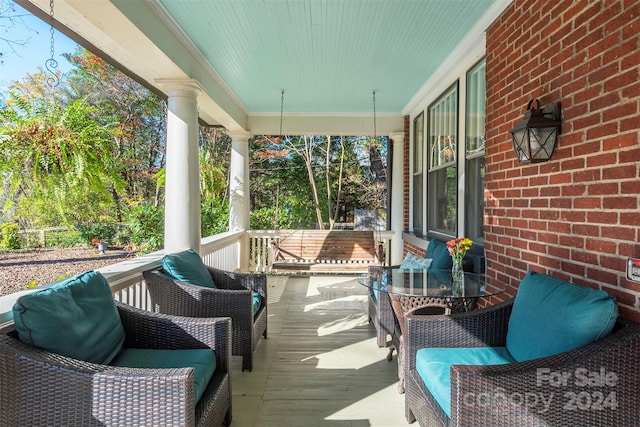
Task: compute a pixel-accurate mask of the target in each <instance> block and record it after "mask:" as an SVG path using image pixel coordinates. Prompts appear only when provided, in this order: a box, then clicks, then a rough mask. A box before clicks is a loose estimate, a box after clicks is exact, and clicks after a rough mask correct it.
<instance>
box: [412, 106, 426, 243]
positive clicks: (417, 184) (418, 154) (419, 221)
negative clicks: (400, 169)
mask: <svg viewBox="0 0 640 427" xmlns="http://www.w3.org/2000/svg"><path fill="white" fill-rule="evenodd" d="M413 129H414V134H413V135H414V138H413V195H412V196H413V231H414V232H415V233H417V234H423V232H424V219H423V218H424V214H423V211H422V206H423V200H424V188H423V184H422V182H423V180H424V173H423V170H424V169H423V168H424V164H423V162H424V156H423V153H424V113H420V115H419V116H418V117H416V118H415V120H414V121H413Z"/></svg>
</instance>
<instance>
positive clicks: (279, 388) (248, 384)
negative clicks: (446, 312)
mask: <svg viewBox="0 0 640 427" xmlns="http://www.w3.org/2000/svg"><path fill="white" fill-rule="evenodd" d="M268 333H269V338H268V339H267V340H262V341H261V342H260V343H259V344H258V348H257V350H256V355H255V357H254V369H253V371H252V372H242V371H241V370H240V365H241V364H240V360H239V359H237V360H236V359H235V358H234V366H233V372H232V390H233V423H232V426H239V427H253V426H255V427H258V426H259V427H270V426H273V427H284V426H336V427H341V426H350V427H354V426H357V427H364V426H367V427H368V426H379V427H395V426H406V425H408V424H407V422H406V420H405V418H404V396H403V395H400V394H398V393H397V391H396V386H397V383H398V377H397V363H396V359H395V358H394V360H393V361H392V362H388V361H387V360H386V355H387V351H386V350H385V349H380V348H377V346H376V339H375V330H374V328H373V326H372V325H369V324H368V322H367V297H366V291H365V289H364V288H363V287H362V286H360V285H359V284H358V283H357V281H356V280H355V276H354V277H343V276H311V277H296V276H290V277H287V276H271V277H269V326H268Z"/></svg>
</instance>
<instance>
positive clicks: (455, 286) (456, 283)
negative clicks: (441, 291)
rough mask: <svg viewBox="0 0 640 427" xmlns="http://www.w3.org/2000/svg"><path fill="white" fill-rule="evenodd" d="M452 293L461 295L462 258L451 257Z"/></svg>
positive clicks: (462, 277)
mask: <svg viewBox="0 0 640 427" xmlns="http://www.w3.org/2000/svg"><path fill="white" fill-rule="evenodd" d="M451 277H452V279H453V282H452V291H453V292H452V293H453V296H456V297H459V296H462V294H463V291H464V271H463V270H462V259H458V258H453V265H452V266H451Z"/></svg>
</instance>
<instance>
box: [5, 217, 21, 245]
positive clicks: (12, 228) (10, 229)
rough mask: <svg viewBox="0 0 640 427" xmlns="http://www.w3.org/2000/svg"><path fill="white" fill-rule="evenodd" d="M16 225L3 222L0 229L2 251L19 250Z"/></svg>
mask: <svg viewBox="0 0 640 427" xmlns="http://www.w3.org/2000/svg"><path fill="white" fill-rule="evenodd" d="M18 230H19V228H18V224H15V223H11V222H5V223H4V224H2V226H1V228H0V232H2V240H0V246H1V247H2V249H9V250H11V249H20V236H19V235H18Z"/></svg>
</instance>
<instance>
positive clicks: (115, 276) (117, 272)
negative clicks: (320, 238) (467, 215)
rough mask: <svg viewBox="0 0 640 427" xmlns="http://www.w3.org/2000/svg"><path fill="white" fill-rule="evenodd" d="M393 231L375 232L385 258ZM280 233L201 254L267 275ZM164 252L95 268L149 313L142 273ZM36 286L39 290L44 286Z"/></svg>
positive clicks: (219, 241) (7, 307)
mask: <svg viewBox="0 0 640 427" xmlns="http://www.w3.org/2000/svg"><path fill="white" fill-rule="evenodd" d="M392 235H393V232H391V231H382V232H376V233H375V237H376V244H377V243H378V242H382V243H384V246H383V247H384V249H385V251H386V252H385V256H386V259H389V246H390V245H389V241H390V239H391V236H392ZM278 236H279V233H278V232H277V231H273V230H251V231H247V232H227V233H222V234H216V235H215V236H209V237H205V238H203V239H202V242H201V246H200V249H201V250H200V252H201V255H202V259H203V261H204V263H205V264H206V265H209V266H211V267H215V268H220V269H223V270H228V271H243V272H263V273H269V271H270V266H271V261H272V260H271V242H272V241H274V240H277V239H278ZM163 255H164V251H158V252H153V253H150V254H146V255H143V256H140V257H137V258H132V259H128V260H125V261H122V262H119V263H117V264H113V265H110V266H108V267H103V268H100V269H98V271H100V272H101V273H102V274H103V275H104V276H105V277H106V279H107V281H108V282H109V285H110V286H111V289H112V292H113V296H114V299H116V300H117V301H121V302H124V303H126V304H130V305H132V306H134V307H138V308H141V309H143V310H152V309H153V307H151V301H150V299H149V294H148V291H147V287H146V284H145V283H144V279H143V276H142V272H143V271H145V270H149V269H152V268H155V267H157V266H159V265H160V260H161V259H162V256H163ZM46 286H47V285H44V286H42V287H38V288H39V289H41V288H44V287H46ZM27 292H31V291H23V292H18V293H16V294H11V295H6V296H4V297H0V323H4V322H7V321H10V320H11V308H12V307H13V304H14V302H15V300H16V299H17V298H18V297H19V296H20V295H22V294H24V293H27Z"/></svg>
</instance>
